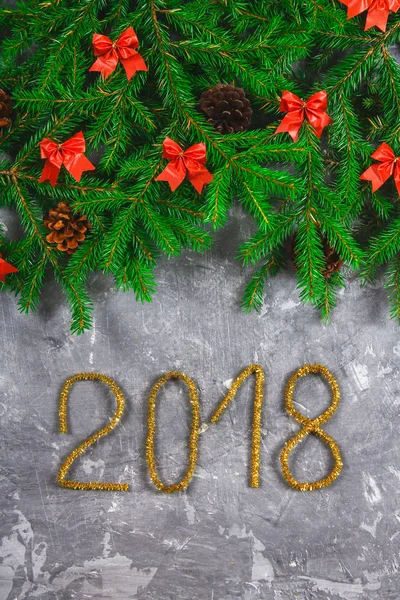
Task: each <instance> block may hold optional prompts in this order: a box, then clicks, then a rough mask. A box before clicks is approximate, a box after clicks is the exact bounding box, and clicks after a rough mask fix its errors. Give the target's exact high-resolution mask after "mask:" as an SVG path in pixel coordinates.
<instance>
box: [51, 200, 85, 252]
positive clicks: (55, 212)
mask: <svg viewBox="0 0 400 600" xmlns="http://www.w3.org/2000/svg"><path fill="white" fill-rule="evenodd" d="M43 224H44V226H45V227H46V229H48V230H49V231H50V232H51V233H49V234H48V235H47V236H46V240H47V241H48V242H49V244H57V250H61V252H66V253H67V254H73V253H74V252H75V250H76V249H77V248H78V246H79V244H80V243H82V242H83V241H84V239H85V237H86V236H85V234H86V231H87V230H88V229H89V228H90V224H89V223H88V220H87V217H86V215H82V216H79V215H74V214H73V212H72V210H71V209H70V207H69V206H68V204H66V203H65V202H59V203H58V204H57V206H56V207H55V208H51V209H50V210H49V212H48V214H47V215H46V216H45V218H44V220H43Z"/></svg>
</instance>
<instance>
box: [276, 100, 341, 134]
mask: <svg viewBox="0 0 400 600" xmlns="http://www.w3.org/2000/svg"><path fill="white" fill-rule="evenodd" d="M327 105H328V100H327V96H326V92H325V90H322V91H321V92H317V93H316V94H314V95H313V96H310V98H309V99H308V100H307V102H304V101H303V100H300V98H299V97H298V96H296V94H293V93H292V92H288V91H287V90H286V91H285V92H283V94H282V99H281V105H280V107H279V109H280V110H281V111H282V112H287V113H288V114H287V115H286V116H285V117H284V118H283V119H282V122H281V124H280V125H279V127H278V129H277V130H276V131H275V133H281V132H282V131H287V132H288V133H289V135H291V136H292V138H293V140H294V141H295V142H297V139H298V137H299V131H300V128H301V126H302V124H303V121H304V117H305V118H306V119H307V121H308V122H309V123H310V125H311V126H312V127H313V128H314V129H315V133H316V135H317V136H318V137H319V138H320V137H321V135H322V131H323V129H324V127H326V126H327V125H329V123H333V121H332V119H331V118H330V116H329V115H327V114H326V112H325V111H326V108H327Z"/></svg>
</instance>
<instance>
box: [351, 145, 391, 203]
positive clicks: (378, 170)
mask: <svg viewBox="0 0 400 600" xmlns="http://www.w3.org/2000/svg"><path fill="white" fill-rule="evenodd" d="M371 158H375V160H378V161H379V164H375V165H372V166H371V167H369V169H367V170H366V171H364V173H363V174H362V175H361V177H360V179H364V181H370V182H371V183H372V191H373V192H375V191H376V190H378V189H379V188H380V187H381V185H383V184H384V183H385V181H387V180H388V179H389V177H390V176H391V175H393V176H394V181H395V184H396V188H397V191H398V193H399V196H400V158H396V155H395V153H394V152H393V150H392V149H391V147H390V146H389V145H388V144H386V143H385V142H383V144H381V145H380V146H379V148H377V149H376V150H375V152H374V153H373V154H371Z"/></svg>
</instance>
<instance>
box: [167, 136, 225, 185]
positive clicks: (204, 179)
mask: <svg viewBox="0 0 400 600" xmlns="http://www.w3.org/2000/svg"><path fill="white" fill-rule="evenodd" d="M163 158H168V160H169V161H170V162H169V163H168V164H167V166H166V167H165V169H164V171H163V172H162V173H161V174H160V175H159V176H158V177H157V178H156V181H168V183H169V185H170V188H171V190H172V191H173V192H174V191H175V190H176V188H177V187H178V186H180V185H181V183H182V181H183V180H184V179H185V177H186V174H187V176H188V179H189V181H190V183H191V184H192V185H193V186H194V187H195V188H196V190H197V191H198V192H199V194H201V191H202V189H203V185H205V184H206V183H210V181H212V178H213V176H212V175H211V173H210V172H209V171H208V170H207V169H206V168H205V166H204V165H205V163H206V145H205V144H204V143H203V142H201V143H200V144H194V146H190V148H188V149H187V150H185V151H184V150H183V149H182V148H181V147H180V146H179V144H177V143H176V142H174V140H171V138H169V137H166V138H165V140H164V141H163Z"/></svg>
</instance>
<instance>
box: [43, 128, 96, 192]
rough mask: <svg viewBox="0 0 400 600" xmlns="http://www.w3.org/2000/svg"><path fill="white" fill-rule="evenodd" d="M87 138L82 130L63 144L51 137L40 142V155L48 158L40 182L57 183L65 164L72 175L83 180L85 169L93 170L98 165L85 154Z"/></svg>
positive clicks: (53, 184)
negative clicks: (93, 163) (57, 142)
mask: <svg viewBox="0 0 400 600" xmlns="http://www.w3.org/2000/svg"><path fill="white" fill-rule="evenodd" d="M85 148H86V146H85V138H84V137H83V133H82V131H80V132H79V133H76V134H75V135H73V136H72V138H70V139H69V140H67V141H66V142H64V143H63V144H56V142H53V140H49V138H44V139H43V140H42V141H41V142H40V156H41V158H47V160H46V162H45V164H44V168H43V171H42V174H41V176H40V179H39V183H40V182H42V181H46V180H47V179H48V180H49V181H50V183H51V185H52V187H54V186H55V185H56V182H57V178H58V174H59V173H60V169H61V166H62V165H64V166H65V168H66V169H67V171H68V172H69V173H71V175H72V177H74V178H75V179H76V180H77V181H80V180H81V177H82V173H83V171H93V170H94V169H95V168H96V167H95V166H94V165H92V163H91V162H90V160H88V159H87V158H86V156H85V155H84V154H83V153H84V152H85Z"/></svg>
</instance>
